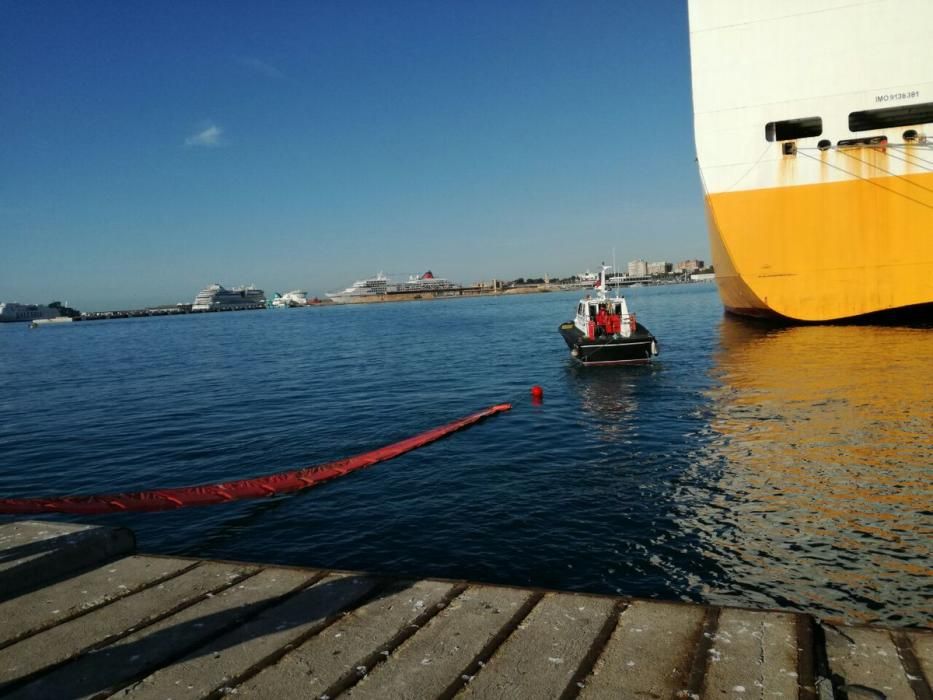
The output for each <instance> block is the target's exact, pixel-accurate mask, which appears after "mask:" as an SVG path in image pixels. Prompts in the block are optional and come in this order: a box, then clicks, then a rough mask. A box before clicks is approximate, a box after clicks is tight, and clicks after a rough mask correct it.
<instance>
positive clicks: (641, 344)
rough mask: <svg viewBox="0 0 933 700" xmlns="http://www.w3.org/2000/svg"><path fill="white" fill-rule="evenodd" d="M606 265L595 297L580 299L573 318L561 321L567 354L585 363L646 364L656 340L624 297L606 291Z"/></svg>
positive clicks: (587, 364)
mask: <svg viewBox="0 0 933 700" xmlns="http://www.w3.org/2000/svg"><path fill="white" fill-rule="evenodd" d="M608 269H610V268H609V267H608V266H606V265H603V266H602V271H601V272H600V275H599V281H598V282H597V284H596V286H595V287H594V288H593V289H594V290H595V292H596V295H595V297H593V296H590V295H589V294H587V295H586V296H585V297H584V298H583V299H581V300H580V302H579V303H578V304H577V313H576V316H575V318H574V320H573V321H567V322H566V323H562V324H561V325H560V327H559V330H560V334H561V336H562V337H563V339H564V342H565V343H567V347H569V348H570V356H571V357H573V358H574V359H575V360H576V361H578V362H580V363H581V364H583V365H585V366H598V365H637V364H647V363H649V362H651V359H652V357H654V356H656V355H657V354H658V341H657V339H656V338H655V337H654V336H653V335H652V334H651V332H650V331H649V330H648V329H647V328H645V327H644V326H643V325H642V324H640V323H639V322H638V321H637V319H636V318H635V314H634V313H632V312H631V311H629V308H628V302H626V300H625V297H623V296H620V295H618V294H615V295H614V296H610V295H609V294H608V289H607V287H606V270H608Z"/></svg>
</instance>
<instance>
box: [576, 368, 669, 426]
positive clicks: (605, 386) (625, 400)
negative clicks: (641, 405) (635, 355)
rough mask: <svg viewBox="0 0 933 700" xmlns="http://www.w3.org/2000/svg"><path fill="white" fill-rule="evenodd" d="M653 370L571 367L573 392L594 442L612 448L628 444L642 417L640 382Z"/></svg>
mask: <svg viewBox="0 0 933 700" xmlns="http://www.w3.org/2000/svg"><path fill="white" fill-rule="evenodd" d="M650 371H652V368H651V367H650V366H649V367H614V368H609V367H607V368H603V369H602V370H601V371H596V372H594V371H593V369H592V368H585V367H580V366H576V365H574V366H571V367H570V368H568V370H567V381H568V384H569V387H570V389H571V390H572V391H573V393H574V394H576V395H577V397H578V398H579V401H580V408H581V409H582V415H583V416H584V417H585V418H586V424H587V425H588V427H590V428H594V427H595V432H594V434H593V435H592V436H591V438H593V439H596V440H599V441H603V442H606V443H611V444H619V443H622V444H624V443H625V442H626V436H627V435H630V433H631V432H632V430H633V429H635V428H633V422H634V419H635V417H636V415H637V413H638V396H639V380H640V379H642V378H643V377H644V375H645V374H646V373H648V372H650Z"/></svg>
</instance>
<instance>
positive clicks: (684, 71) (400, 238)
mask: <svg viewBox="0 0 933 700" xmlns="http://www.w3.org/2000/svg"><path fill="white" fill-rule="evenodd" d="M0 95H2V99H0V300H3V301H12V300H19V301H29V302H48V301H50V300H52V299H62V300H68V301H69V302H70V303H71V304H72V305H74V306H77V307H78V308H81V309H85V310H93V309H106V308H125V307H133V306H143V305H148V304H157V303H174V302H176V301H189V302H190V301H191V299H193V297H194V295H195V293H196V292H197V291H198V289H200V288H202V287H204V286H205V285H207V284H208V283H210V282H214V281H217V282H220V283H222V284H225V285H228V286H232V285H235V284H243V283H255V284H256V285H258V286H260V287H262V288H264V289H266V290H267V291H287V290H288V289H292V288H296V287H301V288H304V289H308V290H310V291H311V292H312V293H316V294H321V293H323V292H324V291H329V290H334V289H340V288H343V287H346V286H347V285H349V284H350V283H351V282H352V281H353V280H355V279H358V278H361V277H365V276H368V275H371V274H374V273H376V272H378V271H380V270H382V271H385V272H387V273H394V274H399V275H401V274H407V273H415V272H422V271H424V270H426V269H429V268H430V269H431V270H433V271H434V273H435V274H436V275H438V276H444V277H447V278H450V279H454V280H457V281H462V282H470V281H475V280H480V279H490V278H492V277H499V278H504V279H511V278H515V277H518V276H539V275H544V274H550V275H569V274H572V273H574V272H577V271H582V270H583V269H585V268H587V267H589V268H591V269H592V268H593V267H594V266H596V265H598V264H599V262H600V260H602V259H608V258H610V257H611V255H612V249H613V248H615V250H616V257H617V260H618V261H619V262H624V261H627V260H629V259H634V258H636V257H640V258H646V259H666V260H674V261H676V260H680V259H684V258H690V257H699V258H704V259H706V258H708V246H707V239H706V230H705V220H704V215H703V210H702V197H701V191H700V183H699V176H698V175H697V170H696V164H695V162H694V158H695V150H694V145H693V132H692V112H691V102H690V65H689V46H688V33H687V20H686V3H685V2H683V1H682V0H659V1H658V2H644V3H642V2H638V3H635V2H620V1H619V0H613V1H607V2H597V1H589V0H588V1H581V2H548V1H546V0H540V1H535V2H522V1H519V0H516V1H514V2H506V3H503V2H470V3H467V2H436V1H431V2H404V1H402V0H399V1H398V2H383V1H379V2H368V1H363V0H360V1H357V2H353V1H350V2H347V1H341V2H320V1H317V2H294V3H284V2H283V3H275V2H262V3H260V2H255V3H241V2H217V3H211V2H197V3H175V4H166V3H130V2H127V3H116V2H103V3H96V2H91V1H86V2H79V3H66V2H35V1H30V2H10V1H3V0H0Z"/></svg>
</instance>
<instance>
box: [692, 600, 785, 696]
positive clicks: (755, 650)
mask: <svg viewBox="0 0 933 700" xmlns="http://www.w3.org/2000/svg"><path fill="white" fill-rule="evenodd" d="M796 627H797V621H796V618H795V617H794V616H793V615H790V614H785V613H773V612H772V613H765V612H752V611H749V610H730V609H726V610H723V611H722V613H721V614H720V615H719V628H718V629H717V630H716V633H715V634H714V635H713V638H712V642H713V643H712V646H711V647H710V649H709V665H708V666H707V672H706V683H705V686H706V692H705V693H704V697H705V698H722V697H741V698H747V699H749V700H751V699H753V698H756V699H759V700H764V698H779V697H780V698H796V697H797V687H798V684H797V629H796Z"/></svg>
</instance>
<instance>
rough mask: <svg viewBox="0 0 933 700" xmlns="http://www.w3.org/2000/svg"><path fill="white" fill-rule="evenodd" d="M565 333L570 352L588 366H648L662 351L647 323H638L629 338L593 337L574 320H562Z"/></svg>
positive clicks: (562, 331)
mask: <svg viewBox="0 0 933 700" xmlns="http://www.w3.org/2000/svg"><path fill="white" fill-rule="evenodd" d="M558 330H559V331H560V334H561V336H562V337H563V339H564V342H565V343H567V347H569V348H570V354H571V356H572V357H573V359H575V360H576V361H577V362H580V363H581V364H583V365H586V366H587V367H590V366H599V365H644V364H648V363H649V362H651V358H652V357H653V356H655V355H657V354H658V341H657V340H656V339H655V337H654V336H653V335H651V333H650V332H649V331H648V329H647V328H645V327H644V326H643V325H641V324H640V323H639V324H636V327H635V331H634V332H633V333H632V334H631V335H630V336H629V337H628V338H624V337H622V336H602V337H598V338H596V339H595V340H589V339H588V338H587V337H586V336H585V335H584V334H583V333H581V332H580V330H579V329H578V328H577V327H576V326H575V325H574V324H573V322H568V323H562V324H561V325H560V328H559V329H558Z"/></svg>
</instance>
